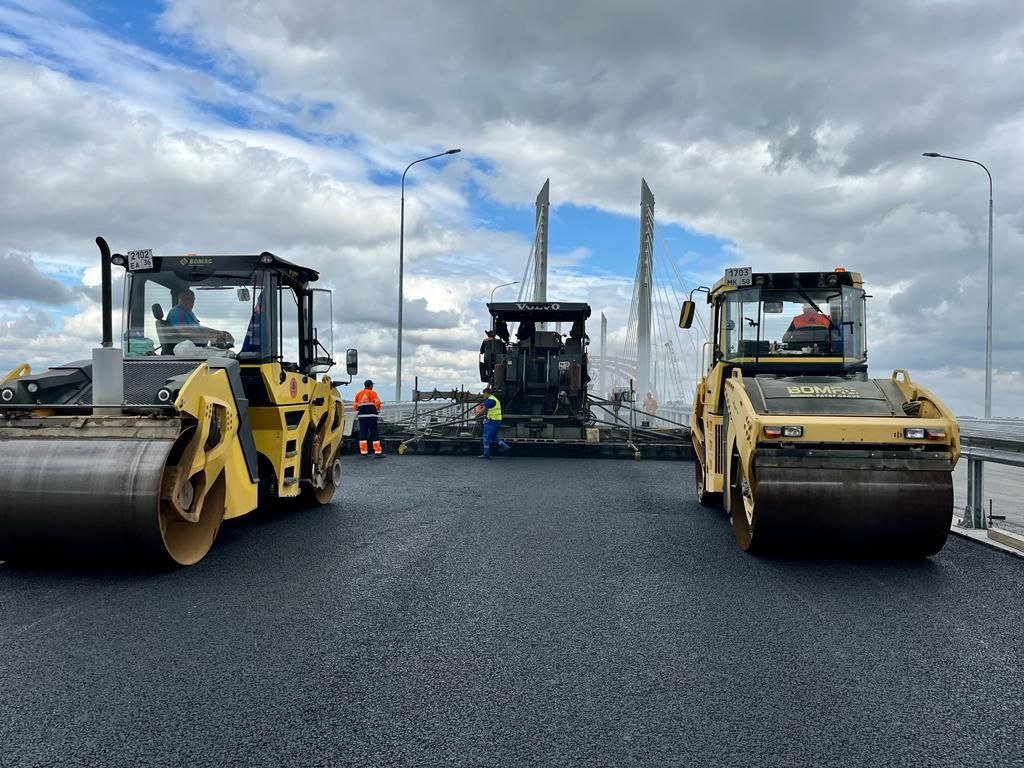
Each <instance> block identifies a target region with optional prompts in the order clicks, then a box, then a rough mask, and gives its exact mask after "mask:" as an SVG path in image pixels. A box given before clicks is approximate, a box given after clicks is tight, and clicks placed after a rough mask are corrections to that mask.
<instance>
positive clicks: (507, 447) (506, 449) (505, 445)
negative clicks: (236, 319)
mask: <svg viewBox="0 0 1024 768" xmlns="http://www.w3.org/2000/svg"><path fill="white" fill-rule="evenodd" d="M498 448H500V449H501V452H502V453H508V452H509V451H511V450H512V446H511V445H509V444H508V443H506V442H505V441H504V440H502V441H501V442H500V443H498Z"/></svg>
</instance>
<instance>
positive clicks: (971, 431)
mask: <svg viewBox="0 0 1024 768" xmlns="http://www.w3.org/2000/svg"><path fill="white" fill-rule="evenodd" d="M959 422H960V443H961V455H962V456H963V457H964V458H966V459H967V506H966V507H965V508H964V517H963V519H962V520H961V521H960V525H961V526H963V527H965V528H988V527H989V521H988V520H987V519H986V515H985V501H984V467H985V463H986V462H992V463H993V464H1004V465H1007V466H1012V467H1024V419H966V418H965V419H959ZM1000 519H1001V518H1000Z"/></svg>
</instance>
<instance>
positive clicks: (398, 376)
mask: <svg viewBox="0 0 1024 768" xmlns="http://www.w3.org/2000/svg"><path fill="white" fill-rule="evenodd" d="M461 151H462V150H461V149H458V148H456V149H449V150H448V151H447V152H438V153H437V154H436V155H430V157H421V158H420V159H419V160H413V161H412V162H411V163H409V164H408V165H407V166H405V170H404V171H402V221H401V224H400V226H399V231H398V355H397V357H398V366H397V371H396V373H395V400H401V399H402V305H403V295H402V288H403V283H404V280H405V174H407V173H408V172H409V169H410V168H412V167H413V166H414V165H416V163H422V162H424V161H426V160H433V159H434V158H435V157H444V156H445V155H454V154H457V153H459V152H461Z"/></svg>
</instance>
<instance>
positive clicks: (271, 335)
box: [0, 238, 358, 566]
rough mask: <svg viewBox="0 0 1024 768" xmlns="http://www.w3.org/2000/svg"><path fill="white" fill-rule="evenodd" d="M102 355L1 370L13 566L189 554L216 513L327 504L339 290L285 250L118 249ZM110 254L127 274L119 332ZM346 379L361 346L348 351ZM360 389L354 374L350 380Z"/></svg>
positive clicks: (1, 556)
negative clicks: (280, 253) (282, 503)
mask: <svg viewBox="0 0 1024 768" xmlns="http://www.w3.org/2000/svg"><path fill="white" fill-rule="evenodd" d="M96 242H97V245H98V246H99V248H100V266H101V275H102V304H103V331H102V337H103V341H102V345H101V346H100V347H99V348H97V349H94V350H93V351H92V357H91V358H90V359H85V360H78V361H74V362H70V363H66V364H64V365H58V366H54V367H52V368H50V369H48V370H46V371H43V372H41V373H32V372H31V370H30V368H29V366H28V365H21V366H19V367H18V368H17V369H15V370H14V371H12V372H11V373H10V374H8V375H7V376H6V377H5V378H3V379H0V467H3V470H2V471H0V560H6V561H14V562H34V561H51V562H52V561H59V560H61V559H72V560H75V561H82V560H94V561H104V560H107V559H116V560H120V561H131V562H135V563H141V564H145V565H158V566H159V565H172V566H173V565H175V564H177V565H192V564H194V563H197V562H198V561H199V560H201V559H202V558H203V557H204V556H205V555H206V553H207V552H208V551H209V550H210V547H211V546H212V544H213V541H214V539H215V538H216V536H217V531H218V529H219V528H220V525H221V522H222V521H223V520H225V519H230V518H233V517H239V516H241V515H244V514H246V513H248V512H251V511H253V510H254V509H256V508H257V507H258V506H259V505H261V504H263V503H266V502H271V501H274V500H276V499H284V498H295V497H307V498H308V499H309V500H310V502H311V503H314V504H317V503H318V504H326V503H328V502H329V501H330V500H331V498H332V496H333V495H334V492H335V489H336V488H337V486H338V484H339V482H340V480H341V462H340V461H339V449H340V447H341V441H342V435H343V430H344V418H345V409H344V405H343V403H342V399H341V396H340V394H339V392H338V389H337V387H336V385H335V383H334V382H332V381H331V379H330V378H329V377H328V376H327V375H326V371H327V370H328V369H329V368H330V367H331V366H332V365H333V364H334V359H333V349H332V335H331V334H332V327H331V294H330V292H329V291H326V290H321V289H313V288H310V284H311V283H313V282H314V281H316V280H317V278H318V274H317V272H316V271H315V270H312V269H309V268H307V267H302V266H298V265H296V264H292V263H289V262H288V261H285V260H284V259H281V258H278V257H277V256H275V255H274V254H272V253H269V252H264V253H261V254H256V255H224V256H197V255H194V254H188V255H183V256H157V255H154V254H153V252H152V251H151V250H138V251H129V252H127V253H125V254H120V253H115V254H111V252H110V249H109V247H108V246H107V243H106V242H105V241H104V240H103V238H97V239H96ZM112 266H118V267H123V268H124V269H125V281H124V301H123V310H122V325H123V329H122V334H121V343H120V344H118V345H116V346H115V344H114V337H113V331H112V324H113V321H112V317H113V309H112V296H111V294H112V278H111V271H112ZM346 366H347V370H348V375H349V381H351V376H352V375H354V374H355V373H356V372H357V366H358V359H357V353H356V350H353V349H350V350H348V352H347V357H346ZM343 383H348V382H343Z"/></svg>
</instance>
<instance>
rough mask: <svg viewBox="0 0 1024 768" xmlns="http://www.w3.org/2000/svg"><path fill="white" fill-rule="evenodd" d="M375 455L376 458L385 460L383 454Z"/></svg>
mask: <svg viewBox="0 0 1024 768" xmlns="http://www.w3.org/2000/svg"><path fill="white" fill-rule="evenodd" d="M374 455H375V456H376V457H377V458H378V459H383V458H384V454H383V453H376V454H374Z"/></svg>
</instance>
